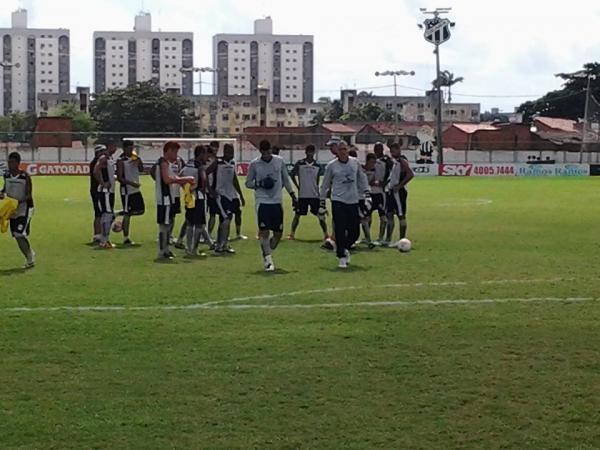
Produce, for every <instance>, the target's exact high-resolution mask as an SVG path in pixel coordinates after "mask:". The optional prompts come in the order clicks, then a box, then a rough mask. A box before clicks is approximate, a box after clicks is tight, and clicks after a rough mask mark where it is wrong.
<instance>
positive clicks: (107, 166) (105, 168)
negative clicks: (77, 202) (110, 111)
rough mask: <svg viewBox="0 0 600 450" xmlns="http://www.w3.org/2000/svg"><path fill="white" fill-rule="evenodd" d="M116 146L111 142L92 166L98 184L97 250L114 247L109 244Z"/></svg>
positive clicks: (113, 217)
mask: <svg viewBox="0 0 600 450" xmlns="http://www.w3.org/2000/svg"><path fill="white" fill-rule="evenodd" d="M116 151H117V145H116V144H115V143H113V142H111V143H109V144H108V145H107V146H106V151H105V152H103V153H102V154H101V155H100V156H99V157H98V162H97V163H96V165H95V166H94V177H95V178H96V182H97V183H98V189H97V194H96V195H97V196H96V201H97V202H98V209H99V210H100V214H101V215H100V225H101V233H100V243H99V244H98V246H99V248H102V249H111V248H114V247H115V246H114V245H113V244H112V243H111V242H110V240H109V238H110V230H111V227H112V223H113V221H114V220H115V161H114V160H113V155H114V154H115V152H116Z"/></svg>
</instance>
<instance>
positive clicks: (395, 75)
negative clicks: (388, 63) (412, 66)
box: [375, 70, 415, 142]
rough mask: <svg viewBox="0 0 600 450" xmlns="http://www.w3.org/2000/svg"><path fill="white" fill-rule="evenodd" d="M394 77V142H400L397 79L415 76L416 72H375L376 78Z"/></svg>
mask: <svg viewBox="0 0 600 450" xmlns="http://www.w3.org/2000/svg"><path fill="white" fill-rule="evenodd" d="M389 75H392V76H393V77H394V104H395V107H394V142H398V83H397V77H398V76H400V75H408V76H411V77H412V76H414V75H415V71H414V70H411V71H410V72H408V71H406V70H386V71H385V72H375V76H376V77H382V76H389Z"/></svg>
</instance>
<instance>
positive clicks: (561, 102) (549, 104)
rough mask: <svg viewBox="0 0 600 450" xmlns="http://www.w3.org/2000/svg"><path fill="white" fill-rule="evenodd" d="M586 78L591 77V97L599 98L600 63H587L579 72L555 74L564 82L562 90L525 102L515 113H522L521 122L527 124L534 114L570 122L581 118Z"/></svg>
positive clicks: (582, 115)
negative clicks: (569, 120)
mask: <svg viewBox="0 0 600 450" xmlns="http://www.w3.org/2000/svg"><path fill="white" fill-rule="evenodd" d="M588 76H591V77H592V79H591V85H590V88H591V89H590V91H591V95H592V96H594V97H597V98H598V97H600V63H596V62H594V63H587V64H584V66H583V70H581V71H579V72H575V73H560V74H557V77H559V78H561V79H563V80H564V81H565V82H564V84H563V87H562V89H558V90H555V91H551V92H548V93H547V94H546V95H544V96H543V97H541V98H539V99H537V100H533V101H528V102H525V103H523V104H522V105H521V106H519V108H518V110H517V111H518V112H520V113H523V120H524V121H526V122H529V121H530V120H531V118H532V116H533V115H534V114H542V115H544V116H549V117H557V118H562V119H571V120H577V119H580V118H583V117H584V115H585V111H584V109H585V98H586V89H587V79H588Z"/></svg>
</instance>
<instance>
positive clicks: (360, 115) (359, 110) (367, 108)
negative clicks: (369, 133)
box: [341, 103, 396, 122]
mask: <svg viewBox="0 0 600 450" xmlns="http://www.w3.org/2000/svg"><path fill="white" fill-rule="evenodd" d="M395 117H396V114H395V113H394V111H390V110H387V109H383V108H382V107H381V106H379V105H377V104H375V103H366V104H363V105H360V106H357V107H355V108H354V109H353V110H352V111H349V112H347V113H346V114H344V115H343V116H342V117H341V120H342V121H347V122H389V121H392V120H394V119H395Z"/></svg>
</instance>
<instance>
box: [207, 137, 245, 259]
mask: <svg viewBox="0 0 600 450" xmlns="http://www.w3.org/2000/svg"><path fill="white" fill-rule="evenodd" d="M233 156H234V149H233V145H231V144H225V145H224V146H223V157H222V158H217V164H216V168H215V172H214V174H213V185H212V188H213V191H214V192H215V193H216V201H217V206H218V207H219V231H218V234H217V246H216V248H215V251H216V252H217V253H231V254H233V253H235V250H233V249H232V248H231V247H230V246H229V244H228V241H229V232H230V225H231V220H232V219H233V216H234V215H235V214H236V213H238V214H239V213H240V210H241V207H242V206H246V200H245V199H244V194H243V193H242V189H241V188H240V183H239V181H238V178H237V173H236V172H237V171H236V164H235V160H234V159H233Z"/></svg>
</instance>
